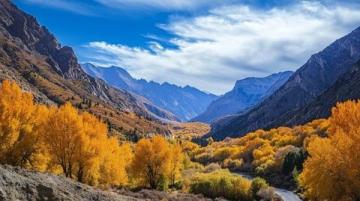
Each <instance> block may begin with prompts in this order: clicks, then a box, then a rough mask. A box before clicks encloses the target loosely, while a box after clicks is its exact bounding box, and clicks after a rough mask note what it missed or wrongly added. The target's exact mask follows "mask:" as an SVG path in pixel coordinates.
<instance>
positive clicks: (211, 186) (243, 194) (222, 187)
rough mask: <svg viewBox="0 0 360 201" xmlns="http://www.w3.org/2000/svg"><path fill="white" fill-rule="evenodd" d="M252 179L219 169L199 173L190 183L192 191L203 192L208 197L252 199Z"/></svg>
mask: <svg viewBox="0 0 360 201" xmlns="http://www.w3.org/2000/svg"><path fill="white" fill-rule="evenodd" d="M250 187H251V181H249V180H247V179H245V178H243V177H241V176H236V175H234V174H232V173H230V172H229V171H228V170H218V171H214V172H211V173H199V174H197V175H196V176H195V177H194V178H193V179H192V182H191V184H190V188H189V189H190V190H189V191H190V192H191V193H195V194H203V195H204V196H206V197H210V198H217V197H223V198H226V199H229V200H243V201H247V200H249V201H250V200H252V199H251V194H250Z"/></svg>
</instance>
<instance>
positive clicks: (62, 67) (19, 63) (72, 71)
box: [0, 0, 176, 133]
mask: <svg viewBox="0 0 360 201" xmlns="http://www.w3.org/2000/svg"><path fill="white" fill-rule="evenodd" d="M4 79H9V80H13V81H16V82H17V83H18V84H20V85H21V87H22V88H23V89H24V90H27V91H30V92H32V93H33V94H34V96H35V99H36V101H39V102H44V103H47V104H63V103H64V102H67V101H68V102H71V103H72V104H73V105H75V106H77V107H78V108H80V109H82V110H85V111H88V112H91V113H93V114H95V115H96V116H98V117H99V118H101V119H102V120H103V121H105V122H107V123H108V124H109V126H110V128H112V129H113V130H114V131H117V132H121V133H124V132H130V131H131V132H134V131H136V132H139V133H169V130H168V128H167V127H166V126H165V125H163V123H162V122H161V121H160V120H159V119H168V120H175V119H176V118H175V117H174V116H173V115H172V114H171V113H169V112H167V111H165V110H163V109H161V108H159V107H157V106H155V105H153V104H152V103H151V102H150V101H148V100H147V99H145V98H143V97H137V96H134V95H133V94H131V93H128V92H126V91H124V90H119V89H116V88H113V87H111V86H109V85H107V84H106V83H105V82H104V81H102V80H100V79H97V78H93V77H91V76H88V75H87V74H86V73H85V72H84V71H83V70H82V68H81V67H80V65H79V63H78V60H77V57H76V56H75V54H74V51H73V50H72V48H70V47H67V46H61V44H60V43H59V42H58V41H57V40H56V38H55V37H54V35H52V34H51V33H50V32H49V31H48V30H47V29H46V28H45V27H43V26H41V25H39V23H38V22H37V21H36V19H35V18H34V17H32V16H30V15H28V14H26V13H24V12H23V11H21V10H19V9H18V8H17V7H16V6H15V5H13V4H12V3H11V2H10V1H8V0H0V81H1V80H4Z"/></svg>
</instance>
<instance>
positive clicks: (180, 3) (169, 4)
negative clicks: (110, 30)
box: [95, 0, 231, 10]
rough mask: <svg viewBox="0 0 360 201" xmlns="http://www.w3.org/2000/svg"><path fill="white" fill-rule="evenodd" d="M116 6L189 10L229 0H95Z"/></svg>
mask: <svg viewBox="0 0 360 201" xmlns="http://www.w3.org/2000/svg"><path fill="white" fill-rule="evenodd" d="M95 1H97V2H99V3H101V4H103V5H106V6H109V7H117V8H125V9H129V8H156V9H161V10H189V9H196V8H199V7H203V6H209V5H215V4H222V3H225V2H229V1H231V0H210V1H209V0H95Z"/></svg>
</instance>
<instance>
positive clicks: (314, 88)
mask: <svg viewBox="0 0 360 201" xmlns="http://www.w3.org/2000/svg"><path fill="white" fill-rule="evenodd" d="M359 58H360V28H358V29H356V30H354V31H353V32H351V33H350V34H348V35H347V36H345V37H343V38H341V39H339V40H337V41H335V42H334V43H333V44H331V45H330V46H329V47H327V48H325V49H324V50H323V51H321V52H319V53H317V54H315V55H313V56H311V58H310V59H309V60H308V61H307V63H306V64H304V65H303V66H302V67H301V68H300V69H299V70H297V71H296V72H295V73H294V74H293V75H292V76H291V77H290V78H289V80H288V81H287V82H286V83H285V84H284V85H283V86H282V87H281V88H280V89H279V90H277V91H276V92H275V93H274V94H273V95H271V96H269V97H268V98H267V99H266V100H264V101H263V102H262V103H261V104H259V105H258V106H256V107H254V108H253V109H251V110H250V111H249V112H247V113H246V114H243V115H240V116H237V117H235V118H233V119H232V120H231V121H228V122H220V123H214V125H212V131H211V135H212V136H213V137H214V138H216V139H223V138H225V137H226V136H231V137H233V136H241V135H243V134H245V133H247V132H250V131H253V130H256V129H260V128H265V129H266V128H271V127H277V126H281V125H283V124H285V123H286V122H279V121H276V119H279V118H281V117H282V116H283V115H286V114H289V113H291V112H293V111H296V110H297V109H299V108H301V107H303V106H305V105H306V104H308V103H309V102H311V101H313V100H314V99H315V98H316V97H317V96H318V95H319V94H321V93H322V92H324V91H325V90H326V89H327V88H329V87H330V86H331V85H332V84H334V82H335V81H336V80H337V78H338V77H339V76H340V75H342V74H343V73H344V72H346V71H348V70H349V69H350V68H351V67H352V65H353V64H354V63H355V62H356V61H357V60H359Z"/></svg>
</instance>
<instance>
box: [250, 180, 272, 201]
mask: <svg viewBox="0 0 360 201" xmlns="http://www.w3.org/2000/svg"><path fill="white" fill-rule="evenodd" d="M268 187H269V184H268V183H267V182H266V181H265V180H264V179H263V178H260V177H256V178H255V179H254V180H252V182H251V187H250V192H251V195H252V197H253V198H254V199H255V200H258V199H260V198H259V197H258V196H257V193H258V192H259V191H260V190H261V189H265V188H268Z"/></svg>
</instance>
